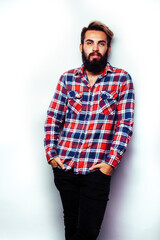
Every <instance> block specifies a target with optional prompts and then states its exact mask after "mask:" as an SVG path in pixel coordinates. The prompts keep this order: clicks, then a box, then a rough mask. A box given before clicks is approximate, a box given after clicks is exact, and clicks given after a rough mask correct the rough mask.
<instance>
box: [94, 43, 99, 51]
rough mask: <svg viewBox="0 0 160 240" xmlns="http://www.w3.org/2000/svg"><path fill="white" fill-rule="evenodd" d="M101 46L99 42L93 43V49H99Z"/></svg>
mask: <svg viewBox="0 0 160 240" xmlns="http://www.w3.org/2000/svg"><path fill="white" fill-rule="evenodd" d="M98 50H99V48H98V44H97V43H94V44H93V51H98Z"/></svg>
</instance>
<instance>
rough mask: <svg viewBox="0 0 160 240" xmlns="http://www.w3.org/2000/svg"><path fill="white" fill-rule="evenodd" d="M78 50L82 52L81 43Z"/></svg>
mask: <svg viewBox="0 0 160 240" xmlns="http://www.w3.org/2000/svg"><path fill="white" fill-rule="evenodd" d="M79 49H80V52H82V43H81V44H80V45H79Z"/></svg>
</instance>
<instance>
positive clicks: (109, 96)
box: [101, 91, 118, 99]
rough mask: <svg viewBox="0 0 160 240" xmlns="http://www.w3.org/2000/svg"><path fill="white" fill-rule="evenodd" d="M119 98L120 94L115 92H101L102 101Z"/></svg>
mask: <svg viewBox="0 0 160 240" xmlns="http://www.w3.org/2000/svg"><path fill="white" fill-rule="evenodd" d="M117 96H118V93H117V92H115V91H113V92H107V91H101V97H102V99H113V98H116V97H117Z"/></svg>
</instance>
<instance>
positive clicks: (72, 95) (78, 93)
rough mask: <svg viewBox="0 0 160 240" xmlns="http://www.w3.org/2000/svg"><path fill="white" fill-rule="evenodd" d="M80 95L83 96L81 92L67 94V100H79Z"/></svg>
mask: <svg viewBox="0 0 160 240" xmlns="http://www.w3.org/2000/svg"><path fill="white" fill-rule="evenodd" d="M82 95H83V92H75V91H70V92H68V98H81V97H82Z"/></svg>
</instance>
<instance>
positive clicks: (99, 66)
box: [82, 49, 108, 74]
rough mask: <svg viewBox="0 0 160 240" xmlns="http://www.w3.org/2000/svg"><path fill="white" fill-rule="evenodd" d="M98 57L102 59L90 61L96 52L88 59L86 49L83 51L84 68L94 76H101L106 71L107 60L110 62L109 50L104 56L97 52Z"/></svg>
mask: <svg viewBox="0 0 160 240" xmlns="http://www.w3.org/2000/svg"><path fill="white" fill-rule="evenodd" d="M96 53H97V55H98V56H100V59H93V60H92V61H90V57H91V56H93V55H94V52H92V53H90V54H89V56H88V57H87V56H86V54H85V52H84V49H82V61H83V64H84V68H85V69H86V70H87V71H88V72H91V73H93V74H100V73H101V72H103V71H104V69H105V67H106V64H107V60H108V49H107V51H106V53H105V54H104V55H103V56H102V55H101V54H100V53H98V52H96Z"/></svg>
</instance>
